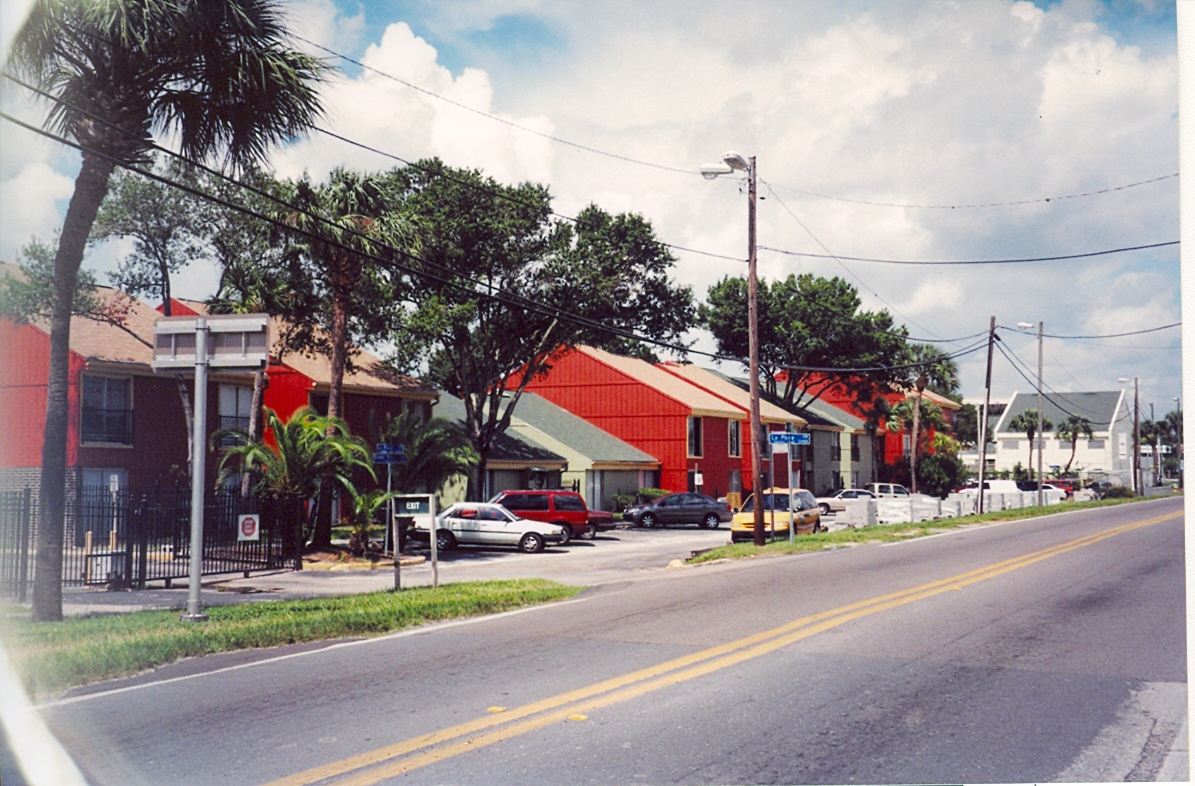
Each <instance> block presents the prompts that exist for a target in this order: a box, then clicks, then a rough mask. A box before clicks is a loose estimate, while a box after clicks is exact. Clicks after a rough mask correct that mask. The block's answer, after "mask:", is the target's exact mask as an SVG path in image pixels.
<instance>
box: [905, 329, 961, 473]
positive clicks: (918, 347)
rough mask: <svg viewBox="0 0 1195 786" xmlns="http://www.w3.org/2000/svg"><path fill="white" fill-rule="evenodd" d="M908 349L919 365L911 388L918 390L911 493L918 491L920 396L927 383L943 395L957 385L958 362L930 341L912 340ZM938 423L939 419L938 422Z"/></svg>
mask: <svg viewBox="0 0 1195 786" xmlns="http://www.w3.org/2000/svg"><path fill="white" fill-rule="evenodd" d="M908 353H909V355H910V358H911V362H913V363H918V364H919V365H918V366H917V367H916V368H915V369H914V370H915V371H916V372H917V373H916V376H914V378H913V388H914V389H915V390H916V391H917V397H916V402H915V404H914V406H913V432H912V435H913V440H912V449H911V450H910V451H909V475H910V476H911V478H912V484H913V493H914V494H916V493H917V446H918V444H919V442H920V436H921V397H922V396H923V395H924V394H925V389H926V388H927V387H929V388H931V389H932V390H934V391H935V392H938V393H942V394H943V395H945V394H948V393H953V392H954V391H955V390H956V389H957V388H958V385H959V380H958V366H957V365H955V362H954V361H953V360H952V359H951V358H950V357H949V356H948V355H947V354H946V353H945V352H943V351H942V350H940V349H938V348H937V347H935V346H933V345H932V344H913V345H911V346H910V347H909V349H908ZM939 425H941V423H939Z"/></svg>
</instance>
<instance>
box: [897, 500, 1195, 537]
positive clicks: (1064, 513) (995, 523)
mask: <svg viewBox="0 0 1195 786" xmlns="http://www.w3.org/2000/svg"><path fill="white" fill-rule="evenodd" d="M1167 499H1174V497H1162V498H1161V499H1160V500H1158V501H1162V500H1167ZM1154 501H1155V500H1152V499H1143V500H1141V502H1146V503H1149V502H1154ZM1130 504H1137V503H1130ZM1112 507H1120V506H1118V505H1117V506H1109V507H1108V508H1087V509H1085V510H1062V511H1059V512H1058V513H1049V514H1047V515H1045V516H1030V517H1029V518H1026V519H1009V520H1008V521H993V522H992V523H990V524H983V523H981V524H979V525H978V526H974V527H961V528H955V529H952V530H949V531H947V532H938V533H936V534H933V535H922V536H921V537H919V538H909V539H907V540H898V541H894V542H892V543H881V544H879V546H880V548H889V547H891V546H904V545H905V544H907V543H920V542H921V541H923V540H932V539H933V538H940V537H942V536H943V535H960V534H962V533H964V532H973V531H974V530H977V529H987V528H988V527H1003V526H1004V525H1006V524H1024V523H1026V522H1028V521H1042V520H1044V519H1052V518H1057V517H1058V516H1073V515H1075V514H1076V513H1086V512H1087V510H1108V509H1111V508H1112ZM901 523H904V524H909V526H912V524H910V523H909V522H907V521H906V522H901ZM915 523H921V522H915Z"/></svg>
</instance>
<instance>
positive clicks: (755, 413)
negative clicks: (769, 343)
mask: <svg viewBox="0 0 1195 786" xmlns="http://www.w3.org/2000/svg"><path fill="white" fill-rule="evenodd" d="M747 178H748V180H747V183H748V187H747V192H748V200H749V201H748V207H747V319H748V321H749V322H750V330H749V331H748V332H749V333H750V337H749V342H750V346H749V347H748V353H749V355H750V357H749V359H748V364H749V366H750V369H749V372H750V377H751V474H752V475H753V476H754V481H753V482H752V485H753V486H755V533H754V534H755V545H756V546H763V545H764V543H766V541H765V540H764V528H763V503H764V495H763V492H764V489H763V486H762V485H761V483H760V479H761V478H762V477H763V475H762V473H763V460H762V456H763V450H764V442H763V440H762V439H761V437H762V436H763V434H762V431H763V429H762V428H761V426H760V422H759V421H760V418H759V279H758V277H757V275H756V265H755V193H756V192H755V182H756V171H755V156H751V160H750V162H749V163H748V167H747ZM789 460H790V461H791V459H789ZM774 515H775V514H773V516H774Z"/></svg>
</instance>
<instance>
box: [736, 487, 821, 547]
mask: <svg viewBox="0 0 1195 786" xmlns="http://www.w3.org/2000/svg"><path fill="white" fill-rule="evenodd" d="M790 499H791V500H792V504H791V507H792V508H793V509H792V510H791V511H790V510H789V507H790V502H789V500H790ZM763 500H764V502H763V510H764V514H763V521H764V526H765V527H766V528H767V531H768V534H769V535H770V536H774V537H777V538H780V537H784V538H787V537H788V527H789V522H790V521H791V520H792V519H793V518H794V517H795V518H796V520H797V523H796V527H797V529H796V534H798V535H804V534H807V533H813V532H821V529H822V517H821V510H820V509H819V508H818V504H817V500H816V499H815V498H814V496H813V494H812V493H811V492H809V491H806V490H805V489H793V490H792V494H791V495H790V494H789V490H788V489H777V488H771V489H764V492H763ZM754 538H755V495H754V494H750V495H748V496H747V499H745V500H743V506H742V507H741V508H739V512H738V513H736V514H734V521H733V522H731V525H730V542H731V543H738V542H739V541H743V540H752V539H754Z"/></svg>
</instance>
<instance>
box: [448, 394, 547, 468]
mask: <svg viewBox="0 0 1195 786" xmlns="http://www.w3.org/2000/svg"><path fill="white" fill-rule="evenodd" d="M432 414H433V415H435V416H437V417H442V418H448V419H449V420H451V421H454V422H456V423H459V424H461V426H464V425H465V402H463V401H461V400H460V399H459V398H457V397H456V396H451V395H449V394H447V393H441V394H440V401H439V402H438V403H437V404H436V406H435V408H434V409H433V410H432ZM490 461H514V462H518V461H522V462H526V463H528V464H535V463H539V462H548V463H553V464H557V463H561V462H565V463H567V460H566V459H565V458H564V456H561V455H559V454H557V453H553V452H552V451H550V450H548V449H547V448H545V447H542V446H541V445H537V444H535V443H534V442H532V441H531V440H529V439H524V438H523V437H522V436H521V435H519V434H516V433H513V432H510V431H505V432H503V433H501V434H499V435H498V437H497V439H495V440H494V446H493V448H491V450H490Z"/></svg>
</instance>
